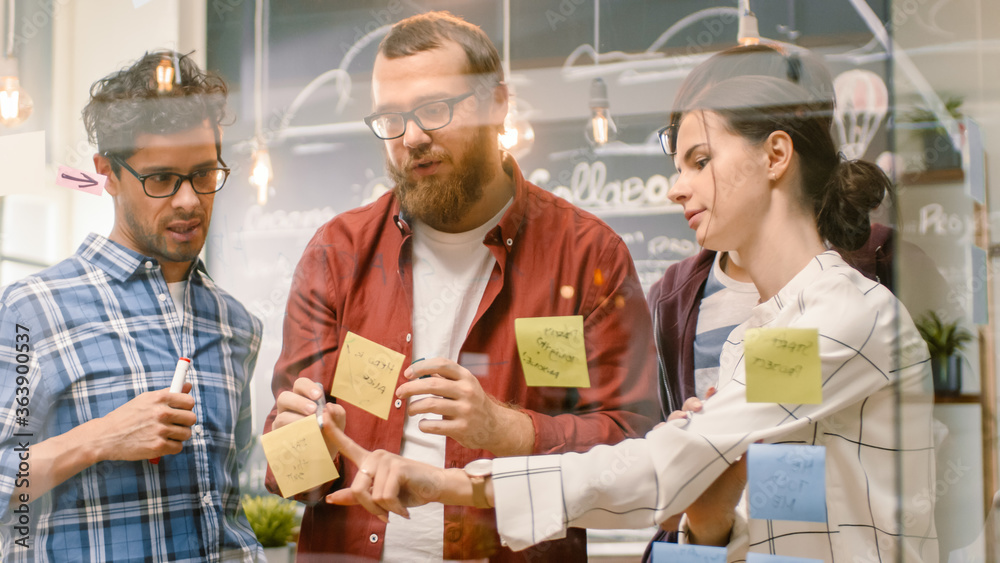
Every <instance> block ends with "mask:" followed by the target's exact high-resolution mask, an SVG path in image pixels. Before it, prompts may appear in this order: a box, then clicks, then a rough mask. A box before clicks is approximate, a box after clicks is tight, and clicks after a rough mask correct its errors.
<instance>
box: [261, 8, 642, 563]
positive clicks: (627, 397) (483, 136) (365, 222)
mask: <svg viewBox="0 0 1000 563" xmlns="http://www.w3.org/2000/svg"><path fill="white" fill-rule="evenodd" d="M372 95H373V102H374V113H372V114H371V115H369V116H368V117H367V118H365V122H366V123H367V124H368V125H369V127H370V128H371V129H372V131H373V132H374V133H375V135H376V137H378V138H379V139H382V141H383V143H384V149H385V154H386V167H387V169H388V172H389V175H390V176H391V178H392V179H393V180H394V182H395V187H394V189H393V190H392V191H391V192H390V193H387V194H385V195H384V196H383V197H381V198H380V199H378V200H377V201H375V202H374V203H372V204H370V205H367V206H365V207H362V208H359V209H354V210H352V211H348V212H346V213H343V214H341V215H339V216H338V217H335V218H334V219H333V220H331V221H330V222H329V223H327V224H325V225H324V226H322V227H321V228H320V229H319V231H318V232H317V233H316V235H315V236H314V237H313V239H312V241H311V242H310V243H309V245H308V247H307V248H306V250H305V253H304V255H303V257H302V259H301V261H300V262H299V265H298V268H297V270H296V273H295V277H294V281H293V285H292V289H291V293H290V296H289V300H288V306H287V312H286V316H285V322H284V335H283V347H282V351H281V356H280V358H279V359H278V363H277V365H276V366H275V371H274V379H273V382H272V389H273V391H274V394H275V397H276V403H275V406H274V408H273V409H272V411H271V414H270V416H269V417H268V420H267V423H266V425H265V432H270V431H271V430H272V429H277V428H280V427H282V426H285V425H287V424H290V423H292V422H294V421H296V420H298V419H300V418H302V417H304V416H309V415H313V414H314V413H315V409H316V408H317V407H316V403H315V402H314V401H315V400H316V399H318V398H319V397H320V391H319V388H318V387H317V386H316V385H315V383H314V382H319V383H320V384H321V385H322V387H323V389H324V391H325V393H326V395H327V397H326V399H327V401H328V403H327V406H326V408H327V409H328V410H329V411H330V413H331V415H333V418H334V420H335V421H336V422H337V424H338V425H340V426H342V427H344V428H345V429H346V431H347V433H348V434H350V435H351V437H352V438H353V439H354V440H355V441H357V442H358V443H359V444H361V445H363V446H364V447H366V448H369V449H384V450H388V451H391V452H395V453H400V454H401V455H403V456H404V457H410V458H414V459H419V460H422V461H424V462H427V463H431V464H435V465H437V466H439V467H465V466H466V465H467V464H469V463H470V462H472V461H473V460H477V463H476V464H475V465H476V467H479V469H480V473H482V467H483V466H484V465H485V466H486V467H487V471H488V466H489V462H488V461H486V462H485V463H484V462H482V461H478V460H479V458H485V459H486V460H489V459H491V458H493V457H497V456H509V455H518V454H522V455H523V454H544V453H557V452H569V451H586V450H588V449H590V448H591V447H592V446H594V445H596V444H612V443H616V442H619V441H621V440H623V439H625V438H629V437H635V436H641V435H643V434H644V433H645V432H646V431H647V430H649V429H650V428H651V427H652V424H653V420H652V416H654V415H655V412H656V408H657V405H656V403H655V401H656V399H655V397H656V394H655V377H656V367H655V366H656V361H655V356H654V351H653V343H652V331H651V322H650V317H649V313H648V311H647V308H646V305H645V301H644V299H643V293H642V289H641V287H640V284H639V280H638V277H637V275H636V271H635V267H634V265H633V263H632V259H631V257H630V256H629V254H628V250H627V248H626V246H625V244H624V243H623V241H622V239H621V237H619V236H618V235H616V234H615V233H614V232H613V231H612V230H611V229H610V228H609V227H608V226H607V225H606V224H604V223H603V222H602V221H601V220H599V219H598V218H597V217H594V216H593V215H591V214H589V213H587V212H585V211H583V210H581V209H578V208H576V207H574V206H573V205H571V204H569V203H568V202H566V201H564V200H562V199H560V198H558V197H555V196H553V195H551V194H550V193H548V192H546V191H545V190H542V189H541V188H539V187H537V186H534V185H532V184H530V183H529V182H527V181H526V180H525V179H524V177H523V175H522V174H521V171H520V169H519V168H518V166H517V163H516V162H514V159H513V158H512V157H511V156H510V155H509V154H506V153H503V152H502V151H501V150H500V149H499V146H498V139H497V135H498V133H499V132H500V131H501V129H502V123H503V120H504V117H505V116H506V113H507V103H508V90H507V87H506V85H505V84H504V82H503V70H502V68H501V65H500V57H499V55H498V53H497V50H496V47H494V46H493V44H492V43H491V42H490V40H489V38H488V37H487V36H486V34H485V33H483V31H482V30H481V29H479V28H478V27H476V26H474V25H471V24H469V23H467V22H465V21H463V20H461V19H459V18H456V17H455V16H452V15H450V14H448V13H442V12H432V13H426V14H421V15H418V16H414V17H411V18H407V19H405V20H403V21H400V22H399V23H397V24H396V25H395V26H393V28H392V30H391V31H390V32H389V33H388V35H387V36H386V37H385V39H384V40H383V41H382V43H381V45H380V46H379V51H378V55H377V58H376V60H375V66H374V70H373V73H372ZM574 316H581V317H582V322H583V341H584V347H585V350H586V361H587V368H588V369H587V371H588V378H589V387H587V386H584V385H580V386H577V387H555V386H548V387H545V386H542V387H538V386H529V384H528V382H527V381H526V379H525V373H524V371H523V369H522V363H521V360H520V356H519V349H518V344H517V340H516V338H515V320H516V319H523V318H530V317H574ZM348 332H350V333H352V334H353V335H358V336H361V337H364V338H366V339H368V340H371V341H374V342H375V343H377V344H378V345H380V346H384V347H386V348H389V349H391V350H394V351H396V352H398V353H400V354H402V355H403V356H404V357H405V360H404V361H403V363H402V364H401V365H400V366H398V371H397V373H395V374H394V375H395V381H394V386H395V387H394V388H393V389H389V392H390V393H392V394H393V396H392V397H390V398H389V399H388V400H390V401H391V405H390V407H389V412H388V415H387V419H383V418H381V417H378V416H376V415H374V414H372V413H371V412H369V411H368V410H365V409H363V408H360V407H359V406H357V405H355V404H352V403H351V402H349V401H344V400H341V401H338V402H334V401H336V399H335V398H334V397H333V394H332V393H331V386H332V385H333V381H334V375H335V371H336V369H337V365H338V360H340V359H341V358H342V357H347V353H346V352H344V354H343V356H342V351H343V350H344V349H345V339H347V338H348ZM352 338H353V336H352ZM521 352H522V353H523V352H524V350H521ZM417 358H419V359H417ZM424 358H426V359H424ZM411 364H412V365H411ZM336 454H337V452H335V451H331V456H334V457H335V458H336ZM337 461H338V468H339V471H340V474H341V476H342V477H341V478H340V479H338V480H336V481H333V482H330V483H327V484H325V485H323V486H321V487H319V488H318V489H315V490H313V491H311V492H309V493H304V494H302V495H299V497H298V498H299V499H300V500H302V501H304V502H307V503H308V504H310V506H309V507H307V508H306V512H305V518H304V520H303V522H302V528H301V533H300V536H299V542H298V560H299V561H313V560H315V561H328V560H330V556H331V555H335V557H334V560H351V561H356V560H365V561H373V560H380V559H381V560H383V561H428V560H429V561H441V560H442V559H444V560H486V559H489V560H493V561H521V560H531V559H538V558H543V559H544V560H549V561H582V560H585V559H586V538H585V535H584V531H583V530H571V531H570V533H569V534H568V536H567V538H566V539H563V540H558V541H555V542H549V543H547V544H541V545H539V546H536V547H535V548H533V549H530V550H526V551H521V552H518V553H514V552H512V551H511V550H509V549H507V548H506V547H504V546H502V545H501V544H500V540H499V537H498V536H497V534H496V529H495V528H496V526H495V519H494V516H493V511H491V510H479V509H476V508H458V507H447V508H445V507H442V506H441V505H435V506H426V507H422V508H421V509H419V510H414V511H412V512H411V518H410V519H407V520H404V519H395V517H394V516H393V517H390V518H389V519H388V520H387V521H380V520H379V519H376V518H375V517H374V516H371V515H370V514H369V513H368V512H367V511H366V510H364V509H363V508H361V507H350V508H348V507H340V506H333V505H327V504H325V503H324V502H322V500H323V495H325V494H327V493H330V492H332V491H334V490H336V489H339V488H340V487H341V486H343V485H344V484H345V483H346V484H350V483H351V482H352V480H353V479H354V477H355V475H356V471H355V469H354V468H353V466H352V465H351V464H340V463H339V460H337ZM626 462H627V461H626ZM361 471H362V472H364V469H362V470H361ZM612 477H613V476H612ZM268 479H269V488H271V490H272V491H274V492H278V489H277V487H276V483H275V481H274V479H273V476H272V475H271V474H270V473H269V477H268ZM483 508H486V507H485V506H484V507H483ZM336 555H343V556H344V557H343V559H341V558H340V557H336Z"/></svg>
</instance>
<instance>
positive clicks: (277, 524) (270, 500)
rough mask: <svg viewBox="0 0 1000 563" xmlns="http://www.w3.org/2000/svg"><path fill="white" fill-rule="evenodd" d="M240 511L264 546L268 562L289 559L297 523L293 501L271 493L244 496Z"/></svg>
mask: <svg viewBox="0 0 1000 563" xmlns="http://www.w3.org/2000/svg"><path fill="white" fill-rule="evenodd" d="M243 511H244V512H245V513H246V515H247V520H249V521H250V527H251V528H253V533H254V534H256V535H257V540H258V541H259V542H260V544H261V545H262V546H264V556H265V557H266V558H267V561H268V563H289V562H290V561H291V560H292V548H293V547H294V546H295V544H294V543H291V542H292V541H293V539H294V533H293V531H294V528H295V526H296V524H297V522H296V520H297V515H296V504H295V502H293V501H288V500H285V499H282V498H279V497H276V496H273V495H266V496H249V495H244V496H243Z"/></svg>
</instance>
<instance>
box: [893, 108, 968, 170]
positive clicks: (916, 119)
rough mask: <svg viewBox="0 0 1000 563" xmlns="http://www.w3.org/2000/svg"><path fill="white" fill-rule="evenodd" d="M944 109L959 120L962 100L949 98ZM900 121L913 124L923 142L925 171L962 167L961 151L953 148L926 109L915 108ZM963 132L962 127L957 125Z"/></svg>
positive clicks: (944, 132)
mask: <svg viewBox="0 0 1000 563" xmlns="http://www.w3.org/2000/svg"><path fill="white" fill-rule="evenodd" d="M943 102H944V107H945V109H946V110H947V111H948V114H949V115H951V117H953V118H954V119H958V120H961V119H962V117H963V115H962V103H963V99H962V98H961V97H959V96H949V97H946V98H945V99H944V100H943ZM900 121H903V122H908V123H913V124H914V129H915V130H916V131H917V133H918V134H919V135H920V137H921V139H922V140H923V161H924V168H925V169H927V170H948V169H953V168H961V167H962V151H961V149H960V148H957V147H955V145H954V144H953V143H952V141H951V139H950V138H949V136H948V132H947V131H945V129H944V127H942V125H941V123H940V122H939V121H938V119H937V116H936V115H934V112H932V111H931V110H930V109H928V108H926V107H915V108H913V109H911V110H910V111H908V112H906V113H905V114H903V116H902V119H901V120H900ZM959 128H960V130H962V131H964V125H962V124H960V125H959Z"/></svg>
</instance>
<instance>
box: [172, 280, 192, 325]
mask: <svg viewBox="0 0 1000 563" xmlns="http://www.w3.org/2000/svg"><path fill="white" fill-rule="evenodd" d="M187 283H188V282H187V280H184V281H179V282H173V283H168V284H167V290H168V291H170V298H171V300H173V302H174V306H175V307H177V316H179V317H180V318H181V322H182V323H183V322H184V290H185V289H187Z"/></svg>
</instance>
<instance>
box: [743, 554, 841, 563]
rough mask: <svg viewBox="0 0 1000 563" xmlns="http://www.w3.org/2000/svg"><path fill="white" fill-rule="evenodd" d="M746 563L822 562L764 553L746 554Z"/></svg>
mask: <svg viewBox="0 0 1000 563" xmlns="http://www.w3.org/2000/svg"><path fill="white" fill-rule="evenodd" d="M747 563H823V560H822V559H806V558H805V557H789V556H787V555H768V554H766V553H748V554H747Z"/></svg>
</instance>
